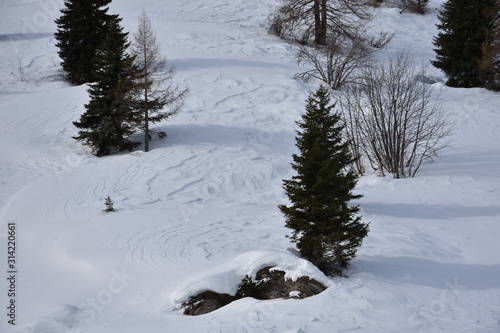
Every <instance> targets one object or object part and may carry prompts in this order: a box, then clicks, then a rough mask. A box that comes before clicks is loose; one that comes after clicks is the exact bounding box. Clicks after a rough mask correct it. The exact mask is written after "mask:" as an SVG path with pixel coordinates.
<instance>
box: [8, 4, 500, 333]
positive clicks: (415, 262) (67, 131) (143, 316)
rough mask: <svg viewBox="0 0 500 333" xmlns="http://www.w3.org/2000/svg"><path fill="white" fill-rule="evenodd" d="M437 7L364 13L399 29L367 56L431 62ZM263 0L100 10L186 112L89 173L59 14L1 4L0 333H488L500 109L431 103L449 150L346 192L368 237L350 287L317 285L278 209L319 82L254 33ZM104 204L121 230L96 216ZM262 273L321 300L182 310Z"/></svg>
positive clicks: (495, 266) (499, 267)
mask: <svg viewBox="0 0 500 333" xmlns="http://www.w3.org/2000/svg"><path fill="white" fill-rule="evenodd" d="M442 2H443V0H430V4H429V7H430V10H431V13H430V14H428V15H426V16H419V15H412V14H404V15H400V14H399V11H398V10H397V9H390V8H379V9H377V10H375V13H376V15H377V18H376V20H375V23H376V25H375V27H376V29H377V30H378V29H380V30H389V31H394V32H396V35H395V38H394V40H393V41H392V42H391V43H390V44H389V45H388V46H387V47H386V49H384V50H382V51H381V52H380V54H379V56H380V57H381V59H387V56H388V55H390V54H394V53H395V52H397V51H398V50H400V49H401V48H403V47H408V46H411V47H412V49H413V52H414V57H415V60H416V61H417V62H418V63H420V62H422V63H428V61H429V60H430V59H433V58H434V54H433V51H432V37H433V36H434V35H435V34H436V28H435V23H436V22H437V18H436V17H437V11H438V10H437V8H438V7H439V6H440V5H441V4H442ZM273 3H274V1H267V0H254V1H245V0H234V1H228V0H205V1H199V0H183V1H175V0H150V1H145V0H135V1H132V0H114V1H113V3H112V6H111V11H112V12H115V13H118V14H120V16H121V17H123V22H122V24H123V26H124V28H125V30H126V31H130V32H133V31H135V30H136V24H137V15H138V14H139V13H140V11H141V9H142V8H143V7H145V8H146V10H147V12H148V14H149V16H150V18H151V21H152V24H153V26H154V28H155V30H156V32H157V34H158V40H159V42H160V43H161V46H162V50H163V52H164V53H165V55H166V56H167V57H168V59H169V60H170V61H171V62H172V63H173V64H175V66H176V68H177V79H178V81H179V83H181V84H183V83H185V84H186V85H187V86H188V87H189V89H190V95H189V96H188V98H187V101H186V104H185V107H184V109H183V112H182V113H181V114H179V115H178V116H176V117H175V118H174V119H171V120H169V121H168V122H165V123H163V124H161V125H159V126H158V127H159V128H161V129H163V130H165V131H166V132H167V133H168V138H167V139H165V140H155V141H153V142H152V146H151V148H152V150H151V152H149V153H143V152H142V151H140V150H137V151H134V152H131V153H128V152H127V153H121V154H118V155H113V156H108V157H103V158H97V157H95V156H93V155H91V154H90V152H89V150H88V149H87V148H85V147H83V146H82V145H81V144H80V143H79V142H76V141H75V140H73V139H72V138H71V137H72V136H74V135H75V134H76V132H77V130H76V128H75V127H74V126H73V125H72V121H76V120H78V119H79V117H80V114H81V113H82V112H83V111H84V107H83V105H84V104H85V103H86V102H87V100H88V96H87V92H86V86H79V87H72V86H69V85H68V84H66V83H65V82H64V81H62V72H61V69H60V66H59V58H58V56H57V49H56V47H55V46H54V44H55V39H54V37H53V33H54V32H55V30H56V26H55V24H54V22H53V21H54V19H55V18H57V17H58V16H59V8H60V7H61V6H62V4H63V1H62V0H2V1H0V221H1V222H0V243H1V250H0V271H1V275H0V276H1V279H0V281H1V282H0V295H1V296H0V303H1V306H0V308H2V309H3V310H2V314H1V318H2V319H1V320H0V331H1V332H23V333H28V332H30V333H42V332H44V333H45V332H46V333H59V332H73V333H76V332H78V333H80V332H82V333H83V332H92V333H112V332H120V333H137V332H148V333H157V332H158V333H160V332H162V333H166V332H172V333H174V332H175V333H178V332H290V333H291V332H294V333H299V332H300V333H305V332H307V333H311V332H318V333H320V332H367V333H377V332H380V333H382V332H395V333H396V332H398V333H399V332H426V333H433V332H480V333H498V332H500V256H499V255H498V253H500V241H499V239H500V95H498V94H494V93H492V92H489V91H487V90H484V89H451V88H448V87H446V86H445V85H444V84H442V83H437V84H435V85H434V86H433V87H434V88H435V89H436V90H441V96H442V105H443V107H444V108H446V109H448V110H449V111H450V112H451V115H452V118H453V119H452V120H453V121H455V122H456V123H457V131H456V133H455V135H454V136H453V148H450V149H448V150H446V151H445V152H444V155H446V156H444V157H443V158H440V159H437V160H436V161H435V163H433V164H425V165H423V166H422V167H421V169H420V170H419V173H417V176H416V177H415V178H411V179H401V180H396V179H391V178H381V177H377V176H375V175H371V174H368V175H366V176H364V177H362V178H361V179H360V181H359V183H358V186H357V189H356V191H357V193H361V194H363V195H364V197H363V198H362V199H361V200H359V202H358V203H359V204H360V205H361V209H362V215H363V219H364V221H370V222H371V225H370V233H369V234H368V237H367V238H366V239H365V241H364V243H363V246H362V247H361V248H360V249H359V251H358V256H357V257H356V259H355V260H353V262H352V266H351V268H350V269H349V270H348V271H347V274H348V275H349V278H340V277H339V278H327V277H325V276H324V275H322V273H321V272H319V271H318V270H317V269H316V268H315V267H313V266H311V265H310V264H308V263H307V262H306V261H304V260H302V259H300V258H298V257H297V256H296V254H295V252H294V251H291V250H290V249H291V248H293V244H291V243H290V242H289V240H288V239H286V238H285V237H284V236H285V235H286V234H287V233H288V230H287V229H286V228H285V227H284V219H283V216H282V215H281V214H280V212H279V210H278V208H277V205H278V204H283V203H286V202H287V198H286V196H285V195H284V193H283V190H282V188H281V184H282V179H284V178H288V177H290V176H291V175H292V174H293V172H292V171H293V170H292V169H291V167H290V162H291V154H292V153H294V152H295V146H294V144H295V141H294V137H295V132H294V131H295V128H296V127H295V121H297V120H299V118H300V115H301V114H302V113H303V112H304V107H305V102H304V101H305V99H306V97H307V94H308V91H309V90H313V89H316V87H317V83H315V82H310V83H309V84H305V83H303V82H300V81H296V80H293V79H292V77H293V75H294V74H295V73H296V72H297V71H298V70H299V68H298V67H297V66H296V64H295V62H294V60H293V59H294V55H295V50H294V48H293V47H291V46H290V45H287V44H284V43H283V42H282V41H280V40H279V39H277V38H275V37H272V36H269V35H268V34H267V33H266V23H267V18H268V15H269V13H270V12H271V9H272V6H271V5H272V4H273ZM429 71H430V73H431V74H432V75H433V76H435V77H436V78H437V79H438V80H439V81H440V82H443V81H444V76H443V74H442V73H440V72H438V71H437V70H436V69H434V68H432V67H430V66H429ZM108 195H109V196H111V198H112V199H113V201H114V202H115V208H116V209H117V212H116V213H112V214H106V213H104V212H103V211H102V210H103V209H104V208H105V207H104V198H105V197H106V196H108ZM9 225H10V226H11V227H12V226H14V227H15V229H16V236H15V237H16V257H15V267H13V268H12V267H8V266H7V263H8V256H9V255H8V251H7V240H8V227H9ZM270 265H276V266H279V267H281V268H282V269H283V270H285V271H286V272H287V274H288V275H289V276H291V277H293V276H298V275H301V274H308V275H310V276H312V277H314V278H316V279H318V280H320V281H322V282H324V283H325V284H327V285H328V286H329V288H328V289H327V290H326V291H325V292H323V293H321V294H319V295H317V296H314V297H310V298H307V299H304V300H274V301H258V300H255V299H251V298H246V299H241V300H238V301H236V302H233V303H231V304H230V305H228V306H226V307H224V308H222V309H219V310H217V311H214V312H212V313H209V314H206V315H202V316H198V317H189V316H184V315H182V313H181V311H179V306H180V303H181V302H182V301H184V300H186V299H187V297H188V296H190V295H193V294H194V293H196V292H198V291H201V290H205V289H211V290H214V291H219V292H234V290H235V288H236V286H237V284H238V282H239V281H241V278H242V277H244V275H245V274H254V273H255V272H256V271H257V270H258V269H260V268H263V267H265V266H270ZM13 270H15V271H16V272H17V273H15V275H16V284H15V291H16V296H15V297H11V296H8V291H9V288H10V282H9V280H8V279H7V278H9V277H10V276H11V275H12V274H11V273H8V272H10V271H13ZM12 299H15V305H16V310H15V313H16V316H15V318H16V320H15V324H16V325H15V326H13V325H10V324H9V323H8V320H10V318H9V317H8V316H6V315H7V314H8V313H9V311H10V310H9V309H7V307H8V306H9V304H10V303H9V302H11V300H12Z"/></svg>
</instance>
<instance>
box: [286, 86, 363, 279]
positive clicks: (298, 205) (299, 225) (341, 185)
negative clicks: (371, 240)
mask: <svg viewBox="0 0 500 333" xmlns="http://www.w3.org/2000/svg"><path fill="white" fill-rule="evenodd" d="M329 103H330V94H329V92H328V90H326V88H323V87H321V88H319V89H318V91H317V92H316V93H315V94H311V95H310V96H309V99H308V100H307V106H306V113H305V114H304V115H303V116H302V121H300V122H297V125H298V126H299V127H300V128H301V130H302V131H297V134H298V136H297V137H296V141H297V143H296V145H297V148H298V149H299V151H300V154H299V155H296V154H294V155H293V163H292V168H293V169H294V170H295V171H296V172H297V175H295V176H293V177H292V178H291V179H290V180H284V181H283V188H284V189H285V191H286V194H287V195H288V198H289V199H290V201H291V205H288V206H286V205H281V206H279V209H280V210H281V212H282V213H283V214H284V215H285V219H286V227H288V228H290V229H292V230H293V233H292V235H291V236H290V238H291V239H292V241H293V242H295V243H297V247H298V249H299V250H300V253H301V254H302V256H303V257H305V258H306V259H308V260H310V261H311V262H312V263H313V264H315V265H316V266H318V267H319V268H320V269H321V270H322V271H324V272H325V273H327V274H339V275H342V271H343V270H344V269H345V268H347V267H348V265H349V262H350V260H351V259H352V258H354V257H355V255H356V251H357V247H359V246H360V245H361V242H362V240H363V238H364V237H366V235H367V233H368V224H365V223H362V222H361V217H359V216H357V213H358V211H359V208H358V207H357V206H349V203H350V201H351V200H354V199H358V198H360V197H361V195H354V194H353V193H352V190H353V189H354V187H355V186H356V182H357V175H356V174H354V173H353V172H352V171H350V170H351V168H349V166H350V165H351V164H352V163H353V162H354V161H355V159H354V158H353V157H352V156H351V154H350V151H349V146H348V142H345V141H344V140H343V138H342V131H343V128H344V127H343V125H342V124H341V123H340V122H341V120H340V116H339V114H338V113H333V114H332V113H331V110H332V108H333V106H332V105H329Z"/></svg>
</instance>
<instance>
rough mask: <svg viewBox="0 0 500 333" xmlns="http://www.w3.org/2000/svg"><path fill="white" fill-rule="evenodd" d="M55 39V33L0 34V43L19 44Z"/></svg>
mask: <svg viewBox="0 0 500 333" xmlns="http://www.w3.org/2000/svg"><path fill="white" fill-rule="evenodd" d="M50 37H54V34H53V33H25V34H23V33H19V34H0V42H19V41H25V40H33V39H42V38H50Z"/></svg>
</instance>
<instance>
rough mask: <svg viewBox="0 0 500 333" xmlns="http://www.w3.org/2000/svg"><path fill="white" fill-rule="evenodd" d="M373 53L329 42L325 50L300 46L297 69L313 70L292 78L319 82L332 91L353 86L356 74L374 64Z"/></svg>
mask: <svg viewBox="0 0 500 333" xmlns="http://www.w3.org/2000/svg"><path fill="white" fill-rule="evenodd" d="M372 53H373V49H372V48H369V47H367V46H366V45H365V44H364V43H358V42H353V41H347V40H342V39H340V38H338V39H331V40H330V41H329V42H328V43H327V45H325V46H312V47H311V46H307V45H302V46H301V47H300V50H299V53H298V55H297V62H298V64H299V65H308V66H311V67H312V68H311V69H310V70H307V71H305V72H302V73H298V74H296V75H295V77H294V78H296V79H302V80H305V81H308V80H309V79H310V78H316V79H319V80H321V81H323V82H325V83H326V84H328V86H330V88H332V89H334V90H335V89H338V88H340V87H342V86H343V85H345V84H348V83H354V82H356V80H357V78H358V76H357V73H358V72H359V71H360V69H362V68H366V67H368V66H369V65H370V64H372V62H373V60H372V59H373V57H372Z"/></svg>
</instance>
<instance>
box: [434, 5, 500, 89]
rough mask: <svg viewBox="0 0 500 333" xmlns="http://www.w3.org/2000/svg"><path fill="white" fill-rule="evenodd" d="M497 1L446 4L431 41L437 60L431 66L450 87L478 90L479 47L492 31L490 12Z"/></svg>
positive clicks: (480, 82)
mask: <svg viewBox="0 0 500 333" xmlns="http://www.w3.org/2000/svg"><path fill="white" fill-rule="evenodd" d="M495 1H496V0H481V1H471V0H448V1H446V2H445V3H444V5H443V9H442V11H441V13H440V15H439V16H438V17H439V20H440V21H441V23H440V24H438V25H437V27H438V28H439V30H440V32H439V33H438V36H437V37H436V38H434V46H435V47H436V49H434V51H435V52H436V60H435V61H431V63H432V64H433V65H434V66H435V67H437V68H439V69H441V70H442V71H443V72H444V73H445V74H446V76H447V77H448V81H447V85H449V86H452V87H464V88H470V87H481V86H483V85H484V84H483V82H482V80H481V77H482V76H484V75H485V73H482V72H481V68H480V62H481V59H482V58H483V52H482V45H483V44H484V42H485V41H486V40H487V36H488V34H489V33H490V32H491V31H492V27H493V22H492V20H491V15H489V13H490V12H491V9H492V8H493V7H494V5H495Z"/></svg>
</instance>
